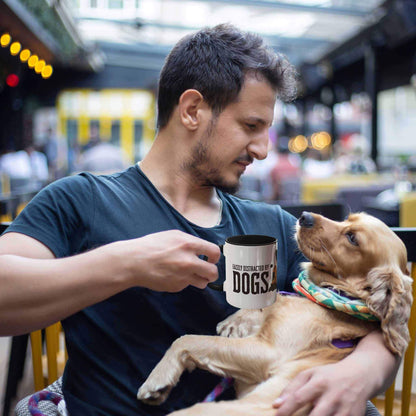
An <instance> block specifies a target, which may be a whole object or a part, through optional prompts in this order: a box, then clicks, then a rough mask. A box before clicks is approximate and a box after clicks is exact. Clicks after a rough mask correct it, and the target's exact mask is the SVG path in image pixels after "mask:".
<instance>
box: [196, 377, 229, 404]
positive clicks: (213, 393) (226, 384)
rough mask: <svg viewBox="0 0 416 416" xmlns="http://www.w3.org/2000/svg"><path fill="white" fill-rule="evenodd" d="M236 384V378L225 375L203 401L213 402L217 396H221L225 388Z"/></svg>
mask: <svg viewBox="0 0 416 416" xmlns="http://www.w3.org/2000/svg"><path fill="white" fill-rule="evenodd" d="M233 384H234V379H233V378H232V377H225V378H223V379H222V380H221V381H220V382H219V383H218V384H217V385H216V387H215V388H214V390H212V391H211V393H209V394H208V396H207V397H205V399H204V400H203V402H213V401H215V399H216V398H217V397H219V396H220V395H221V394H222V393H223V392H224V391H225V390H227V389H228V388H230V387H231V386H232V385H233Z"/></svg>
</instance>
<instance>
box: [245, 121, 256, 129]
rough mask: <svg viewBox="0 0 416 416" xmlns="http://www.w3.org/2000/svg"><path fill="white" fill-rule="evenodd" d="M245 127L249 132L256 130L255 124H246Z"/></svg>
mask: <svg viewBox="0 0 416 416" xmlns="http://www.w3.org/2000/svg"><path fill="white" fill-rule="evenodd" d="M246 126H247V127H248V128H249V129H250V130H255V129H256V127H257V126H256V125H255V124H250V123H247V124H246Z"/></svg>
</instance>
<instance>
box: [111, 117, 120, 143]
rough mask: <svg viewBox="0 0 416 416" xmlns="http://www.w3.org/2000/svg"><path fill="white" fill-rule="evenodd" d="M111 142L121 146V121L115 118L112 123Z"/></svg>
mask: <svg viewBox="0 0 416 416" xmlns="http://www.w3.org/2000/svg"><path fill="white" fill-rule="evenodd" d="M110 141H111V143H112V144H114V145H115V146H120V121H119V120H114V121H113V123H112V124H111V139H110Z"/></svg>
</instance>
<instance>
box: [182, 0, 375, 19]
mask: <svg viewBox="0 0 416 416" xmlns="http://www.w3.org/2000/svg"><path fill="white" fill-rule="evenodd" d="M190 1H196V2H209V3H223V4H226V5H234V6H252V7H268V8H270V9H286V10H293V11H296V12H312V13H326V14H338V15H342V16H356V17H365V16H367V15H368V14H369V12H368V11H365V10H358V9H351V8H345V7H332V6H331V7H324V6H308V5H306V4H300V3H285V2H281V1H266V0H190Z"/></svg>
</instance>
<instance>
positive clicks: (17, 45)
mask: <svg viewBox="0 0 416 416" xmlns="http://www.w3.org/2000/svg"><path fill="white" fill-rule="evenodd" d="M21 49H22V45H21V44H20V42H13V43H12V44H11V45H10V53H11V54H12V55H13V56H15V55H17V54H18V53H19V52H20V50H21Z"/></svg>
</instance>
